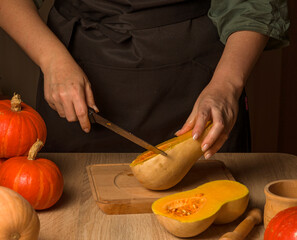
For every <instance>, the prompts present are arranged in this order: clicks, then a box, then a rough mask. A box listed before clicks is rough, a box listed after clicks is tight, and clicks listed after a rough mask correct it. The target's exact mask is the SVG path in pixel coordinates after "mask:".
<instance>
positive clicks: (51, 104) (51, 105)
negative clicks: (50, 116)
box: [48, 102, 57, 111]
mask: <svg viewBox="0 0 297 240" xmlns="http://www.w3.org/2000/svg"><path fill="white" fill-rule="evenodd" d="M48 105H49V106H50V107H51V108H52V109H53V110H55V111H57V109H56V106H55V104H53V103H50V102H48Z"/></svg>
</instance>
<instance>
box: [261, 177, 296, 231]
mask: <svg viewBox="0 0 297 240" xmlns="http://www.w3.org/2000/svg"><path fill="white" fill-rule="evenodd" d="M264 193H265V196H266V203H265V207H264V228H266V227H267V225H268V223H269V222H270V220H271V219H272V218H273V217H274V216H275V215H276V214H277V213H279V212H280V211H282V210H284V209H286V208H289V207H294V206H297V179H286V180H278V181H274V182H271V183H268V184H267V185H266V186H265V188H264Z"/></svg>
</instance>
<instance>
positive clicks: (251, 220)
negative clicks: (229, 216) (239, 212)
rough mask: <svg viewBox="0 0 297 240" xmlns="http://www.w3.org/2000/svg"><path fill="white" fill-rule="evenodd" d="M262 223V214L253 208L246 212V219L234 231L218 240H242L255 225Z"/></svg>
mask: <svg viewBox="0 0 297 240" xmlns="http://www.w3.org/2000/svg"><path fill="white" fill-rule="evenodd" d="M261 222H262V212H261V210H260V209H258V208H255V209H252V210H251V211H249V212H248V214H247V217H246V218H245V219H244V220H243V221H242V222H241V223H240V224H239V225H238V226H237V227H236V228H235V229H234V231H233V232H227V233H225V234H224V235H223V236H222V237H221V238H220V239H219V240H243V239H244V238H245V237H246V236H247V235H248V234H249V232H250V231H251V230H252V229H253V227H254V226H255V225H256V224H260V223H261Z"/></svg>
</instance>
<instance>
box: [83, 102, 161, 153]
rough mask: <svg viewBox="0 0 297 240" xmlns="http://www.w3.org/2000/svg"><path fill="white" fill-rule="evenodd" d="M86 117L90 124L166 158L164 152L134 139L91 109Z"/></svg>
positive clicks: (131, 135)
mask: <svg viewBox="0 0 297 240" xmlns="http://www.w3.org/2000/svg"><path fill="white" fill-rule="evenodd" d="M88 115H89V119H90V122H91V123H99V124H100V125H102V126H104V127H106V128H108V129H109V130H111V131H114V132H115V133H117V134H119V135H121V136H122V137H124V138H126V139H128V140H130V141H131V142H134V143H136V144H137V145H139V146H141V147H143V148H145V149H147V150H150V151H153V152H154V153H157V154H162V155H163V156H167V153H165V152H164V151H162V150H160V149H159V148H157V147H155V146H153V145H151V144H149V143H148V142H146V141H144V140H142V139H141V138H138V137H136V136H135V135H133V134H132V133H130V132H128V131H126V130H124V129H122V128H121V127H119V126H117V125H115V124H114V123H112V122H110V121H108V120H107V119H105V118H103V117H101V116H100V115H99V114H97V113H95V111H94V110H93V109H91V108H89V109H88Z"/></svg>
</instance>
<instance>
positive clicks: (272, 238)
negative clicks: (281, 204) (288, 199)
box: [264, 207, 297, 240]
mask: <svg viewBox="0 0 297 240" xmlns="http://www.w3.org/2000/svg"><path fill="white" fill-rule="evenodd" d="M296 239H297V207H290V208H287V209H284V210H282V211H280V212H279V213H278V214H276V215H275V216H274V217H273V218H272V219H271V220H270V222H269V223H268V225H267V228H266V230H265V234H264V240H296Z"/></svg>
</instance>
